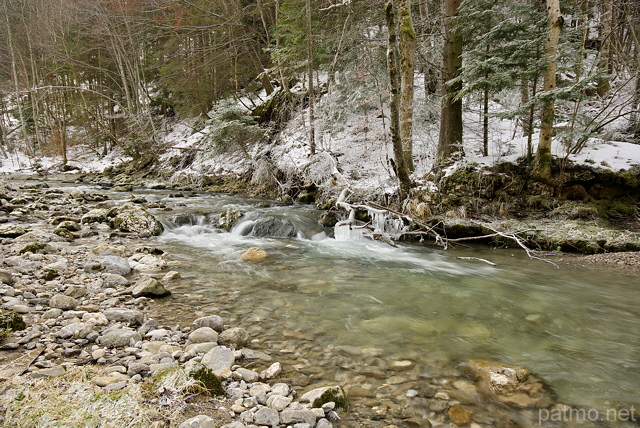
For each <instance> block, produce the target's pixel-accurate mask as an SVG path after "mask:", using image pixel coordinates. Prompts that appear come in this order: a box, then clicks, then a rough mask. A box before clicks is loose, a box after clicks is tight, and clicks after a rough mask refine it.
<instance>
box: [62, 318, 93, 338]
mask: <svg viewBox="0 0 640 428" xmlns="http://www.w3.org/2000/svg"><path fill="white" fill-rule="evenodd" d="M91 332H93V326H91V325H90V324H85V323H82V322H74V323H71V324H69V325H66V326H64V327H62V328H61V329H60V331H59V332H58V335H59V336H60V337H61V338H63V339H66V338H69V337H72V338H74V339H84V338H85V337H87V336H88V335H89V334H90V333H91Z"/></svg>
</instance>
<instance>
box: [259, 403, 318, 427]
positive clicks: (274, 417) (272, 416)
mask: <svg viewBox="0 0 640 428" xmlns="http://www.w3.org/2000/svg"><path fill="white" fill-rule="evenodd" d="M253 422H254V423H255V424H257V425H267V426H272V427H273V426H276V425H278V424H279V423H280V415H278V412H277V411H276V410H274V409H269V408H268V407H262V408H260V409H258V411H257V412H256V413H255V414H254V415H253ZM314 422H315V421H314Z"/></svg>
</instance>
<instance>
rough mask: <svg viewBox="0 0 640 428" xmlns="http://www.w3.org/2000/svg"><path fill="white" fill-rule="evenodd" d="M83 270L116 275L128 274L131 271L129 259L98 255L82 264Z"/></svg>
mask: <svg viewBox="0 0 640 428" xmlns="http://www.w3.org/2000/svg"><path fill="white" fill-rule="evenodd" d="M84 270H85V272H89V273H92V272H104V273H113V274H117V275H128V274H129V273H130V272H131V266H130V265H129V261H128V260H127V259H125V258H123V257H119V256H98V257H95V258H91V259H90V260H88V261H87V263H85V265H84Z"/></svg>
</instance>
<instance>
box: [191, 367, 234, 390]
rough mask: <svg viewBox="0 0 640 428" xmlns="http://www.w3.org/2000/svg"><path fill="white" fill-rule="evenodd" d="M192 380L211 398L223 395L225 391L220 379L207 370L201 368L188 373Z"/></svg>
mask: <svg viewBox="0 0 640 428" xmlns="http://www.w3.org/2000/svg"><path fill="white" fill-rule="evenodd" d="M189 376H191V377H192V378H193V379H195V380H197V381H198V382H199V383H200V384H201V385H202V387H203V388H204V389H205V390H206V392H207V394H209V395H211V396H219V395H224V394H225V390H224V387H223V386H222V383H221V382H220V379H218V377H217V376H216V375H215V374H214V373H213V372H212V371H211V370H209V369H208V368H206V367H202V368H200V369H198V370H195V371H193V372H191V373H189Z"/></svg>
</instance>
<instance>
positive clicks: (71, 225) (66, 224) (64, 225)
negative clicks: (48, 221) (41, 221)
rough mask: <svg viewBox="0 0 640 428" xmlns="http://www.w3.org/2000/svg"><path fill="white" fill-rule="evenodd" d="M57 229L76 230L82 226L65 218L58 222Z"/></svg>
mask: <svg viewBox="0 0 640 428" xmlns="http://www.w3.org/2000/svg"><path fill="white" fill-rule="evenodd" d="M58 228H59V229H66V230H68V231H69V232H78V231H79V230H80V229H82V227H81V226H80V225H79V224H78V223H76V222H75V221H71V220H65V221H62V222H61V223H60V224H58Z"/></svg>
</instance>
